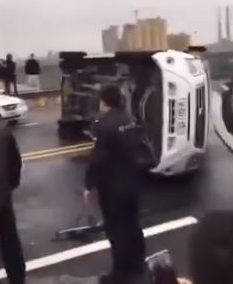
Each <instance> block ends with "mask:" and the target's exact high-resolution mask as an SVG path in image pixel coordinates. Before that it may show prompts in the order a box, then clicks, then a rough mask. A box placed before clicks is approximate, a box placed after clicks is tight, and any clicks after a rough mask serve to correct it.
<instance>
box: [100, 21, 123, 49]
mask: <svg viewBox="0 0 233 284" xmlns="http://www.w3.org/2000/svg"><path fill="white" fill-rule="evenodd" d="M102 42H103V50H104V52H105V53H111V52H115V51H117V50H118V49H119V37H118V27H117V26H111V27H109V28H108V29H106V30H103V31H102Z"/></svg>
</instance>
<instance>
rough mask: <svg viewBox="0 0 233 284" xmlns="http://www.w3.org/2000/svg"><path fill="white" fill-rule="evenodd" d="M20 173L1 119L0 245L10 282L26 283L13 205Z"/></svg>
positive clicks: (12, 140)
mask: <svg viewBox="0 0 233 284" xmlns="http://www.w3.org/2000/svg"><path fill="white" fill-rule="evenodd" d="M20 172H21V157H20V154H19V150H18V147H17V144H16V141H15V138H14V137H13V136H12V134H11V133H9V132H8V131H7V130H6V128H5V127H4V125H3V123H2V122H1V121H0V248H1V253H2V259H3V262H4V265H5V268H6V272H7V275H8V279H9V282H10V283H11V284H24V283H25V263H24V257H23V252H22V248H21V244H20V240H19V236H18V232H17V228H16V220H15V214H14V211H13V204H12V203H13V202H12V193H13V190H14V189H15V188H16V187H18V185H19V182H20Z"/></svg>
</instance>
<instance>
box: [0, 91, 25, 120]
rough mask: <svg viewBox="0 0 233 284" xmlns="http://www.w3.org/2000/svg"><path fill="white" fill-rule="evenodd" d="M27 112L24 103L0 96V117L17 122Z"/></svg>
mask: <svg viewBox="0 0 233 284" xmlns="http://www.w3.org/2000/svg"><path fill="white" fill-rule="evenodd" d="M27 112H28V106H27V104H26V102H25V101H24V100H22V99H20V98H17V97H13V96H6V95H2V94H0V117H1V118H2V119H6V120H11V121H17V120H19V119H20V118H23V117H24V116H25V115H26V113H27Z"/></svg>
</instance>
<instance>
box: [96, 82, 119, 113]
mask: <svg viewBox="0 0 233 284" xmlns="http://www.w3.org/2000/svg"><path fill="white" fill-rule="evenodd" d="M121 106H122V96H121V92H120V90H119V88H118V87H117V86H116V85H108V86H105V87H103V88H102V90H101V93H100V111H101V112H107V111H109V110H111V109H116V108H121Z"/></svg>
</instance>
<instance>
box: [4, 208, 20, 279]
mask: <svg viewBox="0 0 233 284" xmlns="http://www.w3.org/2000/svg"><path fill="white" fill-rule="evenodd" d="M0 245H1V250H2V258H3V262H4V264H5V268H6V272H7V275H8V279H9V282H10V284H24V283H25V262H24V257H23V251H22V248H21V243H20V240H19V236H18V232H17V227H16V220H15V215H14V211H13V207H12V204H11V203H9V205H8V206H7V207H6V208H5V209H4V210H3V212H2V214H1V217H0Z"/></svg>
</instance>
